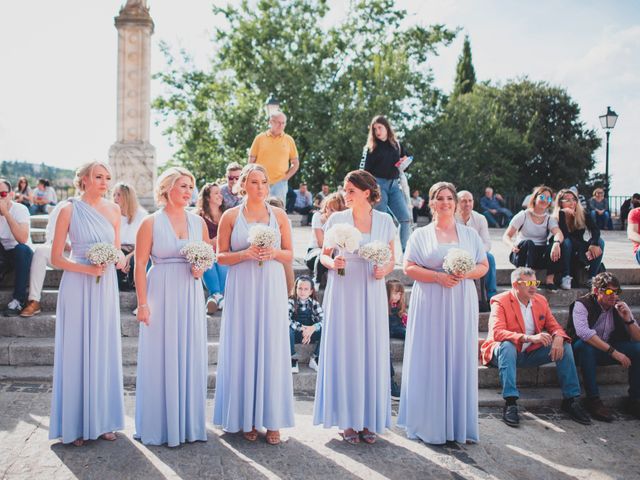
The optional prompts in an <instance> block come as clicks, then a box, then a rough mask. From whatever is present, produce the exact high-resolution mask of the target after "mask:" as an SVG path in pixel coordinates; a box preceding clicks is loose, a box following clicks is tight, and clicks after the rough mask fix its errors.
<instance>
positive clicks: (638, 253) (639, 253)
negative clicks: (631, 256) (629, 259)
mask: <svg viewBox="0 0 640 480" xmlns="http://www.w3.org/2000/svg"><path fill="white" fill-rule="evenodd" d="M636 262H638V265H640V248H638V250H636Z"/></svg>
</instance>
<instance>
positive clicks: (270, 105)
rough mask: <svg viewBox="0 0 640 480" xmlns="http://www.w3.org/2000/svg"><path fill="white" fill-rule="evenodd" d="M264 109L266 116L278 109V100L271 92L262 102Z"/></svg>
mask: <svg viewBox="0 0 640 480" xmlns="http://www.w3.org/2000/svg"><path fill="white" fill-rule="evenodd" d="M264 111H265V112H266V114H267V117H271V115H273V114H274V113H276V112H279V111H280V102H279V101H278V100H277V99H276V97H274V96H273V93H272V94H271V95H270V96H269V98H268V99H267V101H266V103H265V104H264Z"/></svg>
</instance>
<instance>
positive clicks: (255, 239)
mask: <svg viewBox="0 0 640 480" xmlns="http://www.w3.org/2000/svg"><path fill="white" fill-rule="evenodd" d="M247 240H248V241H249V243H250V244H251V245H255V246H256V247H260V248H274V247H275V246H276V244H277V243H278V236H277V235H276V231H275V230H274V229H273V228H271V227H269V226H267V225H254V226H253V227H251V228H250V229H249V238H248V239H247ZM258 265H259V266H260V267H261V266H262V260H260V261H259V262H258Z"/></svg>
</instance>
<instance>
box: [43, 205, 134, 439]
mask: <svg viewBox="0 0 640 480" xmlns="http://www.w3.org/2000/svg"><path fill="white" fill-rule="evenodd" d="M69 202H70V203H71V205H72V213H71V221H70V225H69V239H70V241H71V259H72V260H73V261H75V262H77V263H84V264H89V260H87V259H86V257H85V254H86V252H87V250H88V249H89V248H90V247H91V246H92V245H94V244H95V243H100V242H106V243H113V242H114V240H115V230H114V229H113V225H112V224H111V223H110V222H109V220H107V218H106V217H104V216H103V215H102V214H101V213H100V212H98V211H97V210H96V209H95V208H93V207H92V206H90V205H89V204H87V203H85V202H83V201H81V200H80V199H72V200H69ZM121 351H122V350H121V342H120V297H119V293H118V280H117V278H116V271H115V266H114V265H109V266H108V267H107V268H106V269H105V272H104V275H102V277H101V278H100V282H99V283H96V277H94V276H91V275H87V274H84V273H78V272H70V271H65V272H64V273H63V274H62V280H61V281H60V290H59V293H58V305H57V308H56V342H55V358H54V363H53V396H52V398H51V424H50V427H49V438H50V439H55V438H61V439H62V442H63V443H69V442H73V441H74V440H76V439H79V438H82V439H84V440H95V439H96V438H98V437H99V436H100V435H102V434H103V433H107V432H113V431H115V430H122V429H123V428H124V397H123V394H124V393H123V388H122V354H121Z"/></svg>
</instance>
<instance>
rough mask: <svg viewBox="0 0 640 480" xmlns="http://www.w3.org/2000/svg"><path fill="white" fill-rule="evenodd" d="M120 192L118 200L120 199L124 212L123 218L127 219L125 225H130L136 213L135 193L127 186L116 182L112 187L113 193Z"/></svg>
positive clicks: (136, 196) (136, 198)
mask: <svg viewBox="0 0 640 480" xmlns="http://www.w3.org/2000/svg"><path fill="white" fill-rule="evenodd" d="M115 192H120V198H121V199H122V200H121V201H122V207H121V209H122V210H123V211H124V216H125V217H127V223H128V224H129V225H131V222H133V218H134V217H135V216H136V213H138V207H139V204H138V195H136V191H135V189H134V188H133V187H131V186H130V185H129V184H127V183H124V182H118V183H116V184H115V186H114V187H113V193H115Z"/></svg>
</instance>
